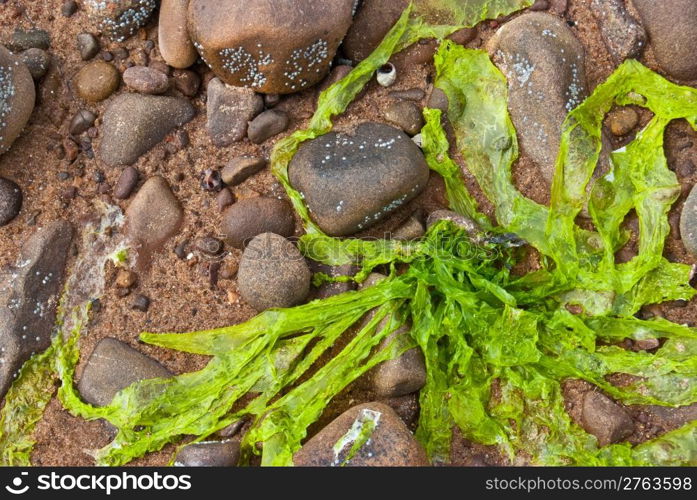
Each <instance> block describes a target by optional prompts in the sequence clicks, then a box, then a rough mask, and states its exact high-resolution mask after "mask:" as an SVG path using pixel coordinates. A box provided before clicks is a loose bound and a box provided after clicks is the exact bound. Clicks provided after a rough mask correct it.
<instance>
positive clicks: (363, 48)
mask: <svg viewBox="0 0 697 500" xmlns="http://www.w3.org/2000/svg"><path fill="white" fill-rule="evenodd" d="M407 5H409V0H393V1H389V2H385V1H384V0H363V2H361V5H360V8H359V9H358V11H357V12H356V15H355V17H354V19H353V23H352V24H351V27H350V28H349V30H348V33H347V34H346V38H344V43H343V45H342V49H343V51H344V53H345V54H346V57H348V58H349V59H351V60H352V61H355V62H358V61H362V60H363V59H365V58H366V57H368V56H369V55H370V54H371V52H373V50H375V49H376V48H377V46H378V45H379V44H380V42H381V41H382V39H383V38H385V35H387V32H388V31H389V30H390V28H392V26H393V25H394V23H396V22H397V20H398V19H399V17H400V16H401V15H402V12H403V11H404V9H405V8H406V7H407Z"/></svg>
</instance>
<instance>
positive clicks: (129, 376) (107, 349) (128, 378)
mask: <svg viewBox="0 0 697 500" xmlns="http://www.w3.org/2000/svg"><path fill="white" fill-rule="evenodd" d="M171 376H172V374H171V373H170V372H169V371H168V370H167V369H166V368H165V367H164V366H162V365H161V364H160V363H158V362H157V361H155V360H154V359H152V358H150V357H148V356H146V355H145V354H142V353H140V352H139V351H136V350H135V349H133V348H132V347H131V346H129V345H128V344H124V343H123V342H121V341H120V340H116V339H113V338H109V337H107V338H105V339H102V340H100V341H99V343H98V344H97V346H96V347H95V348H94V351H92V354H90V357H89V358H88V359H87V364H86V365H85V369H84V371H83V372H82V377H80V382H78V386H77V388H78V391H80V396H82V399H84V400H85V401H86V402H88V403H90V404H93V405H96V406H105V405H108V404H109V403H111V400H112V399H113V398H114V396H115V395H116V393H117V392H119V391H120V390H122V389H125V388H126V387H128V386H129V385H131V384H133V383H135V382H139V381H141V380H145V379H150V378H169V377H171Z"/></svg>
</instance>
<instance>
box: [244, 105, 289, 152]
mask: <svg viewBox="0 0 697 500" xmlns="http://www.w3.org/2000/svg"><path fill="white" fill-rule="evenodd" d="M289 122H290V119H289V118H288V114H287V113H286V112H285V111H280V110H277V109H269V110H266V111H264V112H263V113H261V114H260V115H259V116H257V117H256V118H254V119H253V120H252V121H251V122H249V126H248V127H247V137H249V140H250V141H252V142H253V143H254V144H261V143H262V142H264V141H265V140H267V139H270V138H271V137H273V136H275V135H278V134H280V133H281V132H283V131H284V130H285V129H287V128H288V123H289Z"/></svg>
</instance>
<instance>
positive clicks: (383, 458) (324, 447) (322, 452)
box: [293, 402, 430, 467]
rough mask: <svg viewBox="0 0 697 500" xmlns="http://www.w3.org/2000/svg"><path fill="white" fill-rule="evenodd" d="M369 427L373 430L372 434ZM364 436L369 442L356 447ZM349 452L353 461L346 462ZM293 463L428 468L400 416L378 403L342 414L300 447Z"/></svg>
mask: <svg viewBox="0 0 697 500" xmlns="http://www.w3.org/2000/svg"><path fill="white" fill-rule="evenodd" d="M368 426H370V427H373V429H372V432H370V427H368ZM366 433H369V434H368V436H369V438H368V439H367V440H366V441H365V443H363V444H362V445H361V443H360V442H358V443H357V442H356V441H357V438H358V437H359V436H362V435H365V434H366ZM355 447H358V449H357V450H355ZM351 452H353V457H351V458H350V459H349V460H346V459H347V458H348V457H347V456H348V455H349V453H351ZM293 463H294V465H296V466H299V467H308V466H310V467H339V466H342V465H347V466H354V467H415V466H427V465H430V463H429V461H428V458H427V456H426V452H425V451H424V449H423V448H422V446H421V445H420V444H419V442H418V441H417V440H416V438H415V437H414V436H413V435H412V433H411V432H410V431H409V429H408V428H407V426H406V424H405V423H404V422H403V421H402V419H400V418H399V415H397V413H395V411H394V410H393V409H392V408H390V407H389V406H387V405H385V404H383V403H377V402H374V403H366V404H362V405H359V406H354V407H353V408H350V409H349V410H347V411H345V412H344V413H342V414H341V415H340V416H339V417H337V418H336V419H335V420H333V421H332V422H331V423H330V424H329V425H327V426H326V427H325V428H323V429H322V430H321V431H319V432H318V433H317V434H316V435H315V436H313V437H312V438H311V439H310V440H309V441H307V442H306V443H305V444H304V445H303V447H302V448H301V449H300V450H299V451H298V452H297V453H296V454H295V456H294V457H293Z"/></svg>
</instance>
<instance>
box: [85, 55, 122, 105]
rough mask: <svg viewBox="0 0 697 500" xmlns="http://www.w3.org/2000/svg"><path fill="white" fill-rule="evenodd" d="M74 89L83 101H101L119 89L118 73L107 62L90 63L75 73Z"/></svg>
mask: <svg viewBox="0 0 697 500" xmlns="http://www.w3.org/2000/svg"><path fill="white" fill-rule="evenodd" d="M75 87H76V90H77V93H78V95H79V96H80V97H81V98H82V99H84V100H85V101H88V102H98V101H103V100H104V99H106V98H107V97H109V96H110V95H111V94H113V93H114V91H116V89H117V88H118V87H119V72H118V70H117V69H116V68H115V67H114V66H112V65H111V64H109V63H107V62H104V61H94V62H91V63H89V64H87V65H86V66H84V67H83V68H82V69H81V70H80V71H79V72H78V73H77V76H76V77H75Z"/></svg>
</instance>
